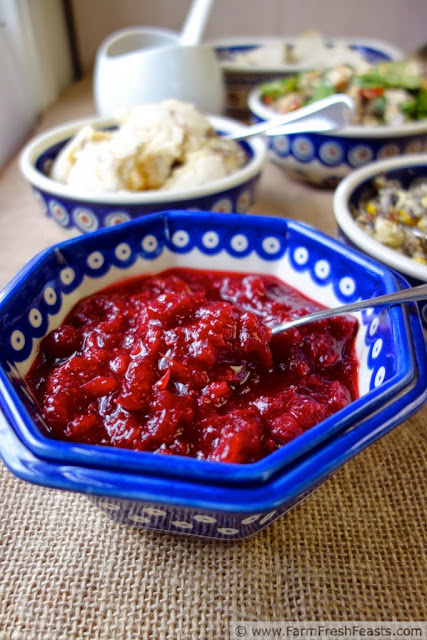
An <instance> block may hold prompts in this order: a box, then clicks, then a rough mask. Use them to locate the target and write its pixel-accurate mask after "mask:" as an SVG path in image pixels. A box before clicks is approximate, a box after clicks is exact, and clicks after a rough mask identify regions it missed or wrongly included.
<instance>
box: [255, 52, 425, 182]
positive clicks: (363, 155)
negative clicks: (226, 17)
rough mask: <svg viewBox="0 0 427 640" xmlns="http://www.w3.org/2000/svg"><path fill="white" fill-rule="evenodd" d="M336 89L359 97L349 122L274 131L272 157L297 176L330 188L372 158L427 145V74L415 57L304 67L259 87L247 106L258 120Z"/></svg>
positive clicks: (316, 98) (353, 96)
mask: <svg viewBox="0 0 427 640" xmlns="http://www.w3.org/2000/svg"><path fill="white" fill-rule="evenodd" d="M335 93H344V94H347V95H349V96H350V97H351V98H352V99H353V101H354V104H355V111H354V117H353V120H352V122H351V124H350V125H348V126H346V127H344V128H342V129H339V130H335V131H330V132H321V133H317V132H316V133H315V132H310V131H307V132H302V133H293V134H281V135H276V136H271V137H270V143H269V153H270V157H271V159H272V160H273V161H274V162H275V163H277V164H279V165H280V166H282V167H283V168H284V169H286V171H287V172H289V174H291V175H292V176H293V177H295V178H299V179H302V180H305V181H308V182H311V183H314V184H316V185H319V186H325V187H330V188H333V187H335V186H336V185H337V184H338V182H339V181H340V180H341V179H342V178H344V177H345V176H346V175H348V174H349V173H350V171H352V170H354V169H357V168H359V167H361V166H363V165H365V164H368V163H370V162H372V161H375V160H381V159H383V158H388V157H392V156H398V155H401V154H406V153H422V152H424V151H427V77H426V75H425V69H424V68H423V66H422V65H421V63H419V62H418V61H416V60H413V59H412V60H402V61H392V62H382V63H380V64H377V65H370V64H366V65H365V66H363V67H361V68H358V69H355V68H354V67H352V66H351V65H350V64H337V65H335V66H332V67H330V68H327V69H318V70H316V69H315V70H306V71H302V72H300V73H297V74H295V75H292V76H289V77H286V78H283V79H280V80H276V81H274V82H270V83H265V84H263V85H261V86H259V87H257V88H256V89H254V90H253V91H252V92H251V93H250V95H249V99H248V105H249V108H250V111H251V114H252V118H253V120H254V121H257V122H261V121H264V120H268V119H270V118H274V117H276V116H277V115H278V114H280V113H282V114H283V113H289V112H291V111H294V110H296V109H299V108H301V107H303V106H305V105H307V104H310V103H313V102H316V101H317V100H320V99H321V98H325V97H326V96H329V95H333V94H335Z"/></svg>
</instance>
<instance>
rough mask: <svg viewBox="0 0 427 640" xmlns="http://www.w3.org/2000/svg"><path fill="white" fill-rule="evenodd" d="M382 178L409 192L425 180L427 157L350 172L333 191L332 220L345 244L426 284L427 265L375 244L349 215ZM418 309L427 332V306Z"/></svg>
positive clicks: (414, 282) (391, 161) (396, 160)
mask: <svg viewBox="0 0 427 640" xmlns="http://www.w3.org/2000/svg"><path fill="white" fill-rule="evenodd" d="M382 175H384V176H387V177H388V178H391V179H395V180H398V181H399V183H400V184H401V185H402V187H403V188H405V189H408V188H410V186H411V184H412V183H416V182H417V181H418V180H419V179H420V178H424V179H427V153H421V154H414V155H408V156H404V157H399V158H390V159H387V160H378V161H376V162H371V163H370V164H368V165H367V166H366V167H362V168H361V169H358V170H357V171H353V172H352V173H351V174H350V175H349V176H347V177H346V178H345V179H344V180H343V181H342V182H341V183H340V184H339V185H338V188H337V190H336V191H335V194H334V203H333V206H334V215H335V220H336V222H337V225H338V229H339V233H340V236H341V238H342V239H343V240H344V242H346V243H347V244H348V245H350V246H352V247H355V248H356V249H359V250H360V251H363V252H364V253H365V254H367V255H369V256H371V257H373V258H375V259H376V260H379V261H380V262H383V263H384V264H385V265H387V266H388V267H391V268H392V269H394V270H395V271H398V272H399V273H401V274H402V275H403V276H404V277H405V278H406V279H407V280H408V281H409V282H410V283H411V284H412V285H413V286H416V285H417V284H421V283H423V282H427V264H421V263H419V262H416V261H415V260H412V259H411V258H409V257H407V256H404V255H402V254H401V253H398V252H397V251H395V250H394V249H391V248H389V247H386V246H384V245H383V244H381V243H379V242H378V241H377V240H374V239H373V238H371V237H370V236H369V235H368V234H367V233H365V232H364V231H363V229H361V228H360V227H359V226H358V225H357V224H356V222H355V220H354V217H353V214H352V211H353V210H354V209H357V208H358V206H359V203H360V202H361V201H362V200H363V199H364V198H365V197H366V195H367V194H369V193H372V180H373V179H374V178H375V177H377V176H382ZM418 305H419V308H420V312H421V317H422V320H423V323H424V326H425V327H426V329H427V302H426V301H425V300H422V301H420V302H419V303H418Z"/></svg>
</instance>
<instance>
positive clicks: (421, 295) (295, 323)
mask: <svg viewBox="0 0 427 640" xmlns="http://www.w3.org/2000/svg"><path fill="white" fill-rule="evenodd" d="M414 300H427V284H421V285H419V286H418V287H411V288H409V289H402V291H396V292H395V293H387V294H386V295H384V296H378V297H376V298H371V299H370V300H358V301H357V302H352V303H351V304H343V305H341V306H339V307H334V308H333V309H323V310H322V311H316V312H315V313H308V314H307V315H305V316H301V317H300V318H295V319H294V320H288V321H286V322H282V323H281V324H278V325H276V326H275V327H273V328H272V329H271V334H272V335H273V336H275V335H277V334H278V333H282V332H283V331H287V330H288V329H293V328H294V327H300V326H301V325H303V324H308V323H309V322H315V321H316V320H323V319H324V318H331V317H332V316H340V315H342V314H344V313H350V312H351V311H360V310H361V309H369V308H370V307H380V306H383V305H393V304H401V303H402V302H412V301H414Z"/></svg>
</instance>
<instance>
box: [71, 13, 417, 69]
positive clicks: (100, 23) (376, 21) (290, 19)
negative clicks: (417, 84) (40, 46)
mask: <svg viewBox="0 0 427 640" xmlns="http://www.w3.org/2000/svg"><path fill="white" fill-rule="evenodd" d="M190 6H191V0H72V1H71V7H72V12H73V19H74V24H75V29H76V39H77V48H78V53H79V58H80V63H81V66H82V70H83V71H86V70H88V69H89V68H90V67H91V66H92V64H93V61H94V56H95V53H96V50H97V48H98V46H99V44H100V43H101V41H102V40H103V39H104V38H105V37H106V36H107V35H108V34H110V33H112V32H113V31H116V30H117V29H120V28H122V27H127V26H132V25H133V26H135V25H156V26H162V27H168V28H170V29H176V30H180V29H181V27H182V25H183V22H184V19H185V16H186V13H187V11H188V10H189V8H190ZM311 28H315V29H317V30H319V31H320V32H321V33H323V34H324V35H328V36H341V37H347V36H363V37H370V38H378V39H381V40H386V41H388V42H390V43H393V44H394V45H396V46H398V47H400V48H401V49H402V50H403V51H404V52H409V51H411V50H412V49H413V48H415V47H416V46H419V45H421V44H422V43H424V42H425V41H427V0H215V2H214V4H213V8H212V12H211V15H210V17H209V21H208V24H207V27H206V31H205V38H204V39H205V40H209V39H213V38H221V37H227V36H247V35H252V36H258V35H260V36H264V35H270V36H280V35H286V36H297V35H299V34H300V33H302V32H303V31H305V30H306V29H311Z"/></svg>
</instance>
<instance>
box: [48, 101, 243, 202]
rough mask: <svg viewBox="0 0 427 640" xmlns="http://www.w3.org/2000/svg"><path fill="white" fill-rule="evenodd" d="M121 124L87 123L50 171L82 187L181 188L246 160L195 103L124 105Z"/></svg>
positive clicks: (221, 173) (94, 189) (203, 181)
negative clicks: (105, 126) (107, 127)
mask: <svg viewBox="0 0 427 640" xmlns="http://www.w3.org/2000/svg"><path fill="white" fill-rule="evenodd" d="M118 125H119V126H118V127H117V128H116V129H112V130H97V129H95V128H93V127H92V126H86V127H83V128H82V129H81V130H80V131H79V132H78V133H77V134H76V135H75V136H74V137H73V138H72V140H70V141H69V142H68V143H67V144H66V145H65V147H64V148H63V149H62V150H61V152H60V153H59V154H58V156H57V157H56V159H55V161H54V163H53V165H52V169H51V177H52V178H53V179H54V180H57V181H58V182H62V183H63V184H67V185H70V186H73V187H76V188H78V189H79V190H81V191H92V192H114V191H123V190H125V191H146V190H150V189H162V190H177V189H185V188H192V187H197V186H200V185H204V184H206V183H208V182H212V181H214V180H217V179H219V178H222V177H224V176H227V175H229V174H230V173H233V172H234V171H236V170H237V169H239V168H240V167H241V166H242V165H243V164H244V162H245V154H244V151H243V149H242V147H240V146H239V145H238V144H237V143H236V142H234V141H226V140H222V139H221V137H220V136H218V135H217V133H216V132H215V131H214V129H213V128H212V125H211V124H210V121H209V119H208V118H206V117H205V116H204V115H202V114H201V113H199V112H198V111H197V110H196V109H195V108H194V107H193V106H192V105H191V104H187V103H184V102H180V101H178V100H165V101H164V102H161V103H159V104H146V105H138V106H135V107H132V108H129V109H127V110H126V111H124V112H123V113H122V114H121V115H120V116H119V118H118Z"/></svg>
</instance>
